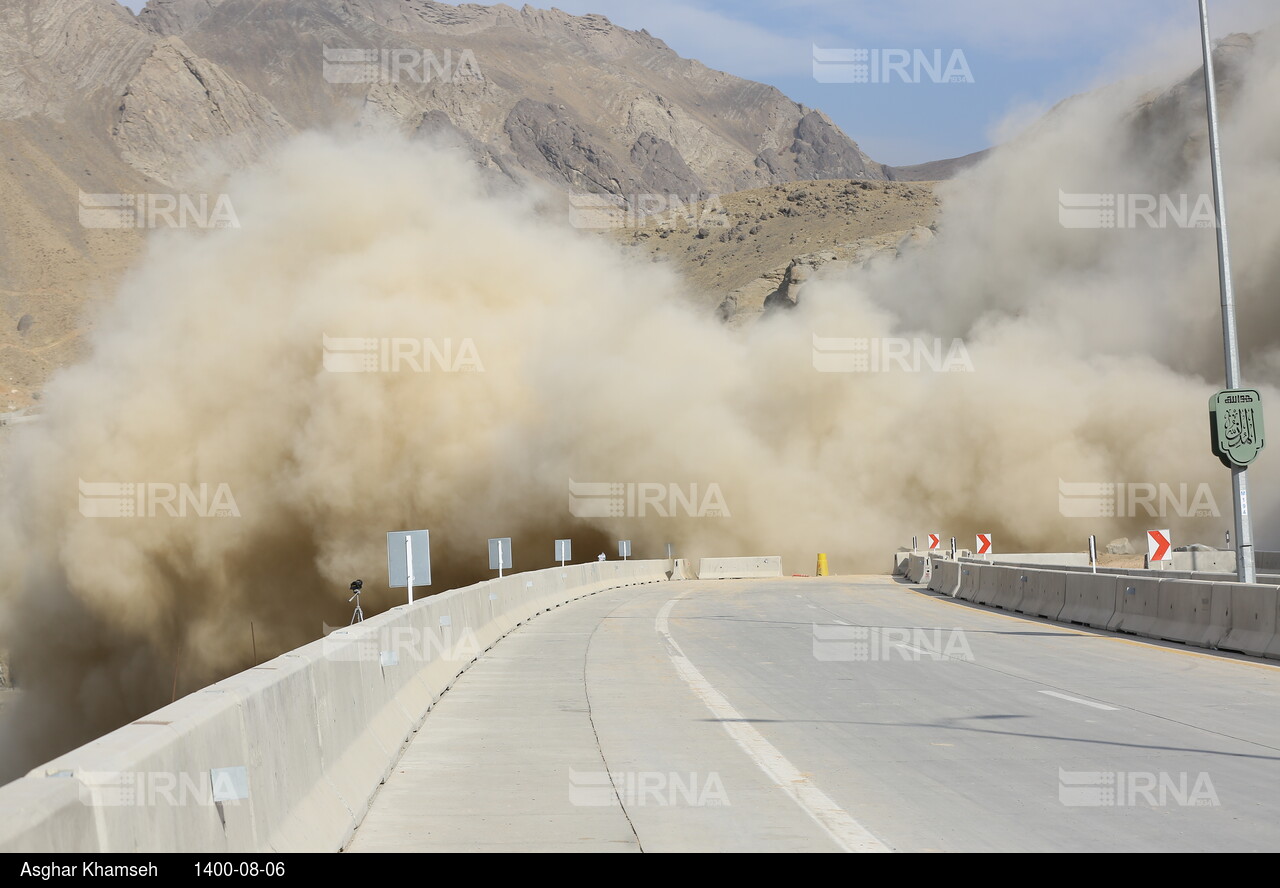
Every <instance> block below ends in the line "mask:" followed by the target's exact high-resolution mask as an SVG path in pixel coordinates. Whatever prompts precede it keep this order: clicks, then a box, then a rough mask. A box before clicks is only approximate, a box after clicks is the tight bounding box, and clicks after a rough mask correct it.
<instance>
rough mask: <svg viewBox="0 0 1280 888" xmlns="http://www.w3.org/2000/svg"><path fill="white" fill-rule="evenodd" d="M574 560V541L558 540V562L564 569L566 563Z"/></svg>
mask: <svg viewBox="0 0 1280 888" xmlns="http://www.w3.org/2000/svg"><path fill="white" fill-rule="evenodd" d="M572 560H573V540H556V561H559V562H560V566H561V567H564V563H565V562H566V561H572Z"/></svg>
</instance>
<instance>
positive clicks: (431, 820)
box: [347, 577, 1280, 852]
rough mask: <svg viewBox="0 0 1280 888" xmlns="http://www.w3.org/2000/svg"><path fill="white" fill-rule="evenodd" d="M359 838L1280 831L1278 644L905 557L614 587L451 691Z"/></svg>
mask: <svg viewBox="0 0 1280 888" xmlns="http://www.w3.org/2000/svg"><path fill="white" fill-rule="evenodd" d="M347 850H348V851H357V852H358V851H503V850H509V851H566V850H569V851H761V852H775V851H825V852H832V851H868V852H879V851H908V852H921V851H1079V852H1096V851H1277V850H1280V665H1272V664H1269V663H1266V662H1263V661H1259V660H1254V659H1250V658H1247V657H1239V656H1232V655H1219V654H1213V653H1207V652H1203V651H1196V650H1194V649H1189V648H1185V647H1183V646H1180V645H1175V644H1161V643H1153V642H1145V641H1138V640H1136V639H1133V638H1131V637H1127V636H1122V635H1115V634H1108V633H1100V632H1094V631H1090V630H1081V629H1078V628H1076V627H1070V628H1068V627H1065V626H1061V625H1058V624H1054V623H1051V622H1048V621H1043V620H1037V619H1034V618H1026V617H1021V616H1013V615H1009V614H1005V613H1002V612H1000V611H996V610H993V609H989V608H985V607H981V606H977V605H970V604H968V603H966V602H961V601H955V600H952V599H950V598H945V597H942V596H939V595H936V594H934V593H931V592H928V591H927V590H924V589H923V588H922V587H920V586H915V585H910V584H907V583H906V582H905V581H902V580H895V579H891V578H889V577H831V578H822V579H818V578H794V579H776V580H710V581H699V582H686V583H667V584H658V585H646V586H640V587H636V588H632V589H619V590H613V591H609V592H604V593H601V594H599V595H595V596H592V597H589V598H586V599H583V600H581V601H577V602H574V603H572V604H568V605H565V606H563V607H561V608H558V609H556V610H554V611H552V612H550V613H547V614H543V615H541V616H539V617H537V618H536V619H534V620H531V621H530V622H528V623H526V624H525V625H523V626H521V627H520V628H518V629H517V630H516V631H515V632H513V633H512V634H511V635H509V636H508V637H507V638H505V639H503V640H502V641H501V642H499V643H498V645H497V646H496V647H495V648H494V649H493V650H492V651H490V652H489V653H488V654H486V655H485V656H483V657H482V658H481V659H480V660H479V661H478V662H476V663H475V664H474V665H473V666H472V667H471V669H470V670H468V671H467V672H466V673H465V674H463V675H462V676H461V677H460V678H459V679H458V680H457V682H455V684H454V686H453V687H452V688H451V689H450V690H449V691H448V692H447V693H446V694H445V695H444V696H443V697H442V698H441V700H440V701H439V703H438V704H437V705H436V707H435V708H434V709H433V710H432V712H431V713H430V714H429V715H428V716H427V719H426V721H425V722H424V724H423V726H422V729H421V730H420V731H419V732H418V733H417V735H416V736H415V738H414V740H413V742H412V743H411V744H410V746H409V748H408V749H407V750H406V752H405V754H404V756H403V757H402V759H401V761H400V762H399V764H398V765H397V767H396V768H395V770H394V772H393V773H392V776H391V777H390V778H389V779H388V781H387V782H386V784H385V785H384V786H383V787H382V789H381V790H380V792H379V794H378V796H377V798H376V799H375V800H374V803H373V806H372V808H371V810H370V812H369V814H368V816H367V817H366V818H365V820H364V822H363V823H362V825H361V826H360V828H359V830H358V831H357V832H356V835H355V837H354V839H353V841H352V842H351V844H350V846H349V847H348V849H347Z"/></svg>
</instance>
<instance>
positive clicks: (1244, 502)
mask: <svg viewBox="0 0 1280 888" xmlns="http://www.w3.org/2000/svg"><path fill="white" fill-rule="evenodd" d="M1200 42H1201V43H1202V45H1203V49H1204V89H1205V95H1206V98H1207V99H1208V106H1209V158H1210V161H1211V163H1212V166H1213V199H1214V206H1215V211H1216V213H1217V219H1218V225H1217V231H1218V279H1219V282H1220V284H1221V289H1222V344H1223V350H1224V352H1225V353H1226V363H1227V388H1228V389H1238V388H1240V387H1241V386H1240V342H1239V339H1238V338H1237V336H1236V300H1235V291H1234V290H1233V289H1232V286H1231V245H1230V241H1229V239H1228V237H1227V194H1226V189H1225V187H1224V186H1223V184H1222V149H1221V145H1220V142H1219V137H1218V85H1217V81H1216V79H1215V77H1214V71H1213V42H1212V41H1211V40H1210V38H1209V3H1208V0H1200ZM1231 492H1232V497H1231V499H1232V502H1233V504H1234V507H1235V513H1236V576H1237V577H1238V578H1239V580H1240V582H1242V583H1253V582H1257V578H1258V574H1257V569H1256V568H1255V566H1254V557H1253V520H1252V519H1251V518H1250V517H1249V483H1248V469H1247V468H1246V467H1244V466H1233V467H1232V469H1231Z"/></svg>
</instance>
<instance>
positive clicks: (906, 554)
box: [893, 550, 912, 577]
mask: <svg viewBox="0 0 1280 888" xmlns="http://www.w3.org/2000/svg"><path fill="white" fill-rule="evenodd" d="M911 554H912V553H911V552H910V551H909V550H904V551H901V552H894V553H893V575H894V576H899V577H905V576H906V575H907V567H908V566H909V565H910V563H911Z"/></svg>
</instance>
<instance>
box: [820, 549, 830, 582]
mask: <svg viewBox="0 0 1280 888" xmlns="http://www.w3.org/2000/svg"><path fill="white" fill-rule="evenodd" d="M827 575H828V574H827V555H826V553H825V552H819V553H818V576H820V577H825V576H827Z"/></svg>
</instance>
